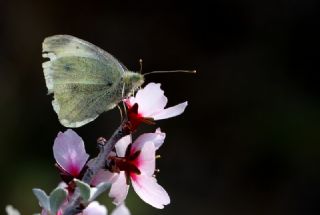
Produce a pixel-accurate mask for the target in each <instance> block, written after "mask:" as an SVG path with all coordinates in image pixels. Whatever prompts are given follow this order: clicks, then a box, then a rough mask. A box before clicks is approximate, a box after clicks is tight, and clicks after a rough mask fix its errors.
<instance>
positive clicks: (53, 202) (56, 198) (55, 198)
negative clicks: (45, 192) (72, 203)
mask: <svg viewBox="0 0 320 215" xmlns="http://www.w3.org/2000/svg"><path fill="white" fill-rule="evenodd" d="M67 195H68V193H67V191H66V190H65V189H63V188H56V189H54V190H53V191H52V192H51V194H50V197H49V201H50V212H51V213H52V214H56V213H57V212H58V210H59V208H60V206H61V205H62V203H63V202H64V200H65V199H66V197H67Z"/></svg>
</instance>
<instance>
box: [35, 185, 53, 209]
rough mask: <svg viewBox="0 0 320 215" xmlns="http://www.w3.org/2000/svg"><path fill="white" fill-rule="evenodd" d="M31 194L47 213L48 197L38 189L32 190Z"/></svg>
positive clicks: (48, 207) (48, 206)
mask: <svg viewBox="0 0 320 215" xmlns="http://www.w3.org/2000/svg"><path fill="white" fill-rule="evenodd" d="M32 192H33V194H34V195H35V196H36V197H37V199H38V201H39V204H40V206H41V207H42V208H44V209H46V210H48V211H49V210H50V202H49V197H48V196H47V194H46V193H45V192H44V191H43V190H41V189H38V188H34V189H32Z"/></svg>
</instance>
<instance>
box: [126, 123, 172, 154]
mask: <svg viewBox="0 0 320 215" xmlns="http://www.w3.org/2000/svg"><path fill="white" fill-rule="evenodd" d="M165 138H166V133H163V132H161V130H160V128H158V129H157V130H156V132H155V133H144V134H142V135H140V136H139V137H138V138H137V139H136V140H135V141H134V144H133V146H132V147H134V148H135V149H136V150H135V151H137V150H140V149H141V147H142V146H143V145H144V143H145V142H153V144H154V146H155V147H156V149H158V148H159V147H160V146H161V145H162V144H163V142H164V139H165Z"/></svg>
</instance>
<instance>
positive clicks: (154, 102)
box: [130, 83, 168, 117]
mask: <svg viewBox="0 0 320 215" xmlns="http://www.w3.org/2000/svg"><path fill="white" fill-rule="evenodd" d="M130 102H135V103H138V105H139V106H138V112H139V113H140V114H142V115H143V116H144V117H150V116H151V115H152V114H153V113H155V112H159V111H160V110H162V109H163V108H164V107H165V106H166V104H167V102H168V99H167V97H166V96H165V95H164V92H163V90H161V89H160V84H155V83H149V84H148V85H147V86H145V87H144V88H143V89H141V90H139V91H138V92H137V94H136V96H135V101H133V100H130Z"/></svg>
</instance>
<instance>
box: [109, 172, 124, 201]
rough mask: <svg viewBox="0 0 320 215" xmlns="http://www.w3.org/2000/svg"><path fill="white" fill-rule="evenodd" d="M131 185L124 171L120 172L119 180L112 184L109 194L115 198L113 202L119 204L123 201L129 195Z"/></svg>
mask: <svg viewBox="0 0 320 215" xmlns="http://www.w3.org/2000/svg"><path fill="white" fill-rule="evenodd" d="M128 190H129V185H127V179H126V175H125V173H124V171H121V172H120V173H119V176H118V178H117V180H116V181H115V182H114V183H113V184H112V186H111V189H110V192H109V196H110V197H111V198H113V203H114V204H115V205H118V204H120V203H122V202H123V201H124V200H125V199H126V197H127V195H128Z"/></svg>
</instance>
